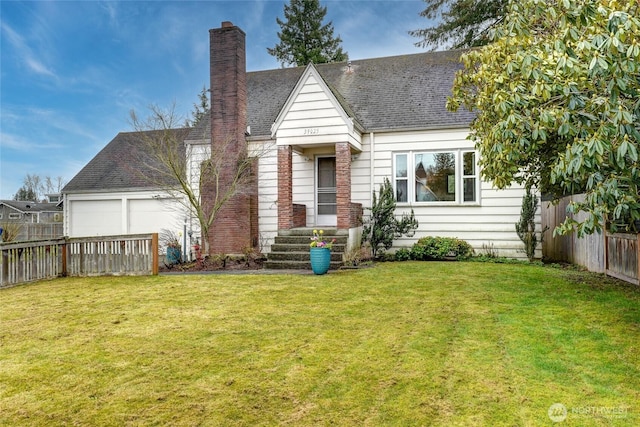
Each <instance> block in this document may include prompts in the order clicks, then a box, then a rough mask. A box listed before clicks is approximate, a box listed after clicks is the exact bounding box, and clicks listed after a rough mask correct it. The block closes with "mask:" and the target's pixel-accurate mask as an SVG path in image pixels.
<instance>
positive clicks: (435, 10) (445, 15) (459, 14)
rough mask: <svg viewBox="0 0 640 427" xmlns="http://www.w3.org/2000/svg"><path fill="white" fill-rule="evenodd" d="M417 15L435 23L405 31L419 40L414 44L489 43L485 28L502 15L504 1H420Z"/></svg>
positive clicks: (463, 45) (457, 46)
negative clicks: (422, 8)
mask: <svg viewBox="0 0 640 427" xmlns="http://www.w3.org/2000/svg"><path fill="white" fill-rule="evenodd" d="M424 2H425V3H426V4H427V7H426V9H424V10H423V11H422V12H420V16H422V17H424V18H427V19H428V20H429V21H431V22H435V23H436V24H435V25H434V26H432V27H427V28H423V29H419V30H413V31H409V34H411V35H412V36H414V37H418V38H420V39H421V40H420V41H419V42H417V43H416V46H420V47H430V48H431V49H432V50H434V49H437V48H438V47H440V46H442V45H446V44H447V43H450V44H451V46H450V47H451V48H453V49H460V48H467V47H474V46H482V45H485V44H487V43H488V42H489V29H490V28H491V27H493V26H494V25H495V24H496V23H498V22H500V21H501V20H502V19H503V18H504V15H505V12H506V6H507V3H508V1H507V0H424Z"/></svg>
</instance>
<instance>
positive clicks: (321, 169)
mask: <svg viewBox="0 0 640 427" xmlns="http://www.w3.org/2000/svg"><path fill="white" fill-rule="evenodd" d="M337 212H338V205H337V199H336V158H335V157H316V225H318V226H331V227H335V226H336V224H337Z"/></svg>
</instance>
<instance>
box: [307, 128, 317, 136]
mask: <svg viewBox="0 0 640 427" xmlns="http://www.w3.org/2000/svg"><path fill="white" fill-rule="evenodd" d="M319 133H320V128H306V129H305V130H304V134H305V135H317V134H319Z"/></svg>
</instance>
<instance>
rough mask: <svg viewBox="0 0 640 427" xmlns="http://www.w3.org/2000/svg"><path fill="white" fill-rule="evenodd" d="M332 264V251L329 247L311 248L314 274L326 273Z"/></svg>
mask: <svg viewBox="0 0 640 427" xmlns="http://www.w3.org/2000/svg"><path fill="white" fill-rule="evenodd" d="M330 265H331V251H330V250H329V249H327V248H311V269H312V270H313V272H314V274H325V273H326V272H327V271H329V266H330Z"/></svg>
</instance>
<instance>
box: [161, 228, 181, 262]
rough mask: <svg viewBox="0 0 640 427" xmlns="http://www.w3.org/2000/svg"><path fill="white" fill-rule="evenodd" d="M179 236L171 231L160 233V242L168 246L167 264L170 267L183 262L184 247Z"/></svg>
mask: <svg viewBox="0 0 640 427" xmlns="http://www.w3.org/2000/svg"><path fill="white" fill-rule="evenodd" d="M179 237H180V236H179V235H178V234H176V233H174V232H173V231H171V230H167V229H162V230H161V231H160V241H161V242H162V243H163V244H164V245H165V246H166V248H167V251H166V263H167V264H168V265H174V264H179V263H180V261H181V260H182V251H181V249H182V246H181V245H180V240H179Z"/></svg>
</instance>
